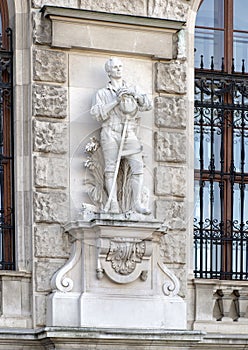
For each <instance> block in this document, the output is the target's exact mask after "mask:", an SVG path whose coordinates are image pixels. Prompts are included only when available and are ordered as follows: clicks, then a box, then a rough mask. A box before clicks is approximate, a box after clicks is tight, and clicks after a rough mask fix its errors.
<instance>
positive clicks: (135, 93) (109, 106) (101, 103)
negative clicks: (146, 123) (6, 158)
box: [91, 57, 152, 215]
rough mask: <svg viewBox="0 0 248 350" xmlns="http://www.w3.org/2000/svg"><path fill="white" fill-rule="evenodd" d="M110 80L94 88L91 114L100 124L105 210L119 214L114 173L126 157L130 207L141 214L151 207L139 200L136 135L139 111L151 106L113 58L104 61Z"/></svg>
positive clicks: (140, 181) (139, 165)
mask: <svg viewBox="0 0 248 350" xmlns="http://www.w3.org/2000/svg"><path fill="white" fill-rule="evenodd" d="M105 70H106V73H107V74H108V76H109V80H110V81H109V83H108V85H107V86H106V87H104V88H102V89H100V90H98V91H97V93H96V96H95V100H94V102H93V106H92V108H91V114H92V116H93V118H95V119H96V120H98V121H99V122H101V123H102V129H101V139H100V143H101V147H102V151H103V156H104V162H105V172H104V175H105V187H106V190H107V193H108V195H109V196H110V197H109V208H107V210H106V211H110V212H112V213H119V211H120V209H119V205H118V201H117V190H116V175H117V173H118V167H119V162H120V158H126V159H127V161H128V163H129V165H130V168H131V187H132V208H133V209H134V210H135V211H136V212H138V213H141V214H145V215H147V214H150V210H149V209H148V208H146V207H144V206H143V205H142V203H141V193H142V186H143V172H144V170H143V168H144V164H143V158H142V146H141V143H140V141H139V139H138V137H137V125H138V120H139V118H140V117H139V116H138V114H139V112H141V111H148V110H150V109H151V108H152V106H151V102H150V101H149V99H148V97H147V95H145V94H143V93H141V92H140V91H139V90H138V88H137V87H136V86H129V85H128V84H127V83H126V82H125V81H124V80H123V79H122V62H121V60H120V59H119V58H116V57H112V58H110V59H109V60H108V61H107V62H106V64H105Z"/></svg>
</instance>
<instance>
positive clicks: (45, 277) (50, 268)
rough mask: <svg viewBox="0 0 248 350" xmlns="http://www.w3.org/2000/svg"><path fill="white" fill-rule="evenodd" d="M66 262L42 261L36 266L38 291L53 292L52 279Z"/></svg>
mask: <svg viewBox="0 0 248 350" xmlns="http://www.w3.org/2000/svg"><path fill="white" fill-rule="evenodd" d="M64 262H65V260H61V261H58V260H57V261H54V260H52V259H42V261H38V262H36V264H35V267H36V273H35V279H36V291H38V292H48V291H51V285H50V282H51V278H52V276H53V275H54V273H55V272H56V271H57V270H58V269H59V268H60V267H61V266H62V265H63V264H64Z"/></svg>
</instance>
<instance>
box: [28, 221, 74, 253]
mask: <svg viewBox="0 0 248 350" xmlns="http://www.w3.org/2000/svg"><path fill="white" fill-rule="evenodd" d="M34 237H35V256H36V257H41V258H52V257H53V258H66V257H68V254H69V243H68V235H66V234H64V233H63V231H62V229H61V227H60V226H59V225H43V224H42V225H38V226H36V227H35V229H34Z"/></svg>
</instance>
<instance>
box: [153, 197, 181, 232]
mask: <svg viewBox="0 0 248 350" xmlns="http://www.w3.org/2000/svg"><path fill="white" fill-rule="evenodd" d="M185 217H186V214H185V203H184V202H182V201H170V200H162V199H161V200H157V201H156V218H157V219H159V220H162V221H165V222H166V224H168V225H169V227H170V228H171V229H179V230H184V229H186V222H185Z"/></svg>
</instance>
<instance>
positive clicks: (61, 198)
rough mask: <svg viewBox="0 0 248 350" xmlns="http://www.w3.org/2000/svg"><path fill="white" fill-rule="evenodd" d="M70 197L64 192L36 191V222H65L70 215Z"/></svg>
mask: <svg viewBox="0 0 248 350" xmlns="http://www.w3.org/2000/svg"><path fill="white" fill-rule="evenodd" d="M68 206H69V203H68V197H67V195H66V193H64V192H49V193H48V192H36V193H35V194H34V218H35V221H36V222H49V223H56V222H58V223H64V222H66V221H67V217H68Z"/></svg>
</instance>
